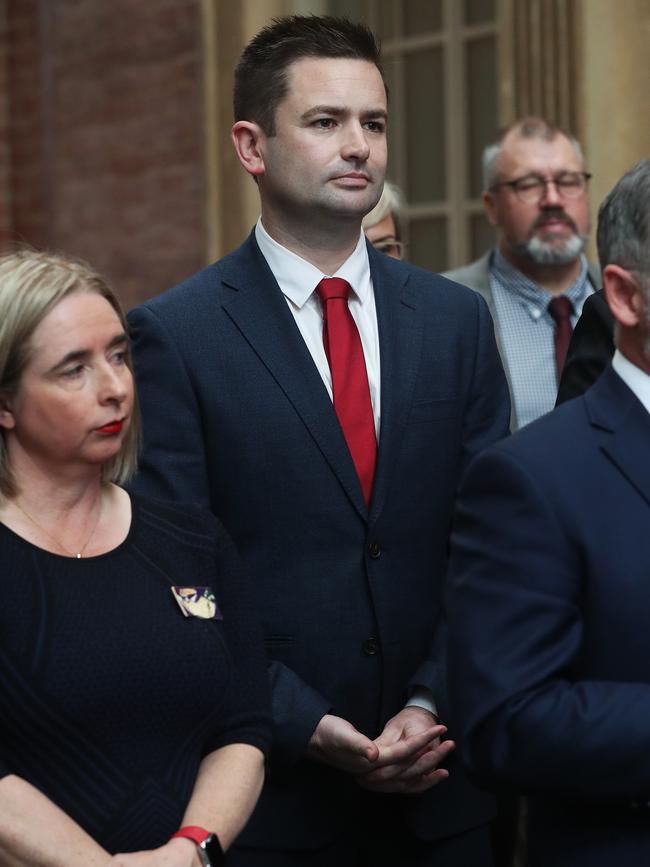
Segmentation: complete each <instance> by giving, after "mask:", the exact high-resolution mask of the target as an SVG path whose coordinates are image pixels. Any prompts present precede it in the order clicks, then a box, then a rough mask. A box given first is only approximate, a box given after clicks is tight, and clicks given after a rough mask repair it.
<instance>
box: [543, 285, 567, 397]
mask: <svg viewBox="0 0 650 867" xmlns="http://www.w3.org/2000/svg"><path fill="white" fill-rule="evenodd" d="M548 312H549V313H550V314H551V316H552V317H553V319H554V320H555V333H554V334H553V340H554V341H555V368H556V370H557V378H558V382H559V380H560V376H561V375H562V368H563V367H564V362H565V361H566V354H567V350H568V348H569V343H570V342H571V335H572V333H573V326H572V325H571V314H572V313H573V304H572V303H571V301H569V299H568V298H567V297H566V295H560V296H559V297H558V298H551V300H550V301H549V304H548Z"/></svg>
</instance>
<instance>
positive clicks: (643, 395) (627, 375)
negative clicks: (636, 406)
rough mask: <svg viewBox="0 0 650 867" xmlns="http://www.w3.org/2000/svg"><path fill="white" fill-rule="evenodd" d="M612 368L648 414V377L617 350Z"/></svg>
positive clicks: (649, 386)
mask: <svg viewBox="0 0 650 867" xmlns="http://www.w3.org/2000/svg"><path fill="white" fill-rule="evenodd" d="M612 367H613V368H614V370H615V371H616V373H618V375H619V376H620V377H621V379H622V380H623V382H624V383H625V384H626V385H627V387H628V388H629V389H630V391H632V392H634V394H635V395H636V397H637V398H638V399H639V400H640V401H641V403H642V404H643V406H644V407H645V408H646V412H650V376H648V374H647V373H646V372H645V371H643V370H641V368H640V367H637V366H636V364H632V362H631V361H630V360H629V358H626V357H625V356H624V355H623V353H622V352H620V351H619V350H618V349H617V350H616V351H615V352H614V357H613V358H612Z"/></svg>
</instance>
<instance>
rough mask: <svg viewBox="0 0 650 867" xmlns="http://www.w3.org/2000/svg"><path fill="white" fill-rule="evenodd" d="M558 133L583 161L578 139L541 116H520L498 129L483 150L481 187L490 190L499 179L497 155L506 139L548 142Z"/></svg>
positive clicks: (499, 153) (582, 161) (498, 155)
mask: <svg viewBox="0 0 650 867" xmlns="http://www.w3.org/2000/svg"><path fill="white" fill-rule="evenodd" d="M559 135H562V136H564V137H565V138H566V139H568V140H569V141H570V142H571V144H572V145H573V148H574V150H575V152H576V153H577V155H578V157H579V159H580V162H581V163H584V157H583V154H582V149H581V147H580V144H579V142H578V140H577V139H576V138H574V136H572V135H571V133H569V132H567V131H566V130H563V129H561V128H560V127H559V126H555V125H554V124H552V123H549V122H548V121H547V120H544V118H543V117H535V116H532V115H531V116H530V117H522V118H520V119H519V120H516V121H515V122H514V123H512V124H510V126H507V127H505V128H504V129H502V130H500V132H499V134H498V136H497V139H496V141H495V142H493V143H492V144H489V145H488V146H487V147H486V148H485V149H484V151H483V189H484V190H490V189H491V188H492V187H493V186H494V184H496V183H497V182H498V181H499V157H500V155H501V149H502V147H503V143H504V141H505V140H506V139H509V138H512V137H517V138H522V139H541V140H542V141H547V142H550V141H553V140H554V139H555V138H556V137H557V136H559Z"/></svg>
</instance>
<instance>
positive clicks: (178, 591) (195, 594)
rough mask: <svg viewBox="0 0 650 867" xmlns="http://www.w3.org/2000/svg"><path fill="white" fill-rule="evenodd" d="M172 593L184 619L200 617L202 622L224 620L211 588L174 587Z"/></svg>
mask: <svg viewBox="0 0 650 867" xmlns="http://www.w3.org/2000/svg"><path fill="white" fill-rule="evenodd" d="M172 593H173V594H174V599H175V600H176V601H177V602H178V606H179V608H180V609H181V611H182V612H183V617H199V618H200V619H201V620H223V615H222V614H221V611H219V606H218V605H217V600H216V599H215V596H214V593H213V592H212V590H211V589H210V588H209V587H179V586H172Z"/></svg>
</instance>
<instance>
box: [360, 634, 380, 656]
mask: <svg viewBox="0 0 650 867" xmlns="http://www.w3.org/2000/svg"><path fill="white" fill-rule="evenodd" d="M363 652H364V653H365V654H366V656H375V655H376V654H377V653H379V642H378V641H377V639H376V638H366V640H365V641H364V642H363Z"/></svg>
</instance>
